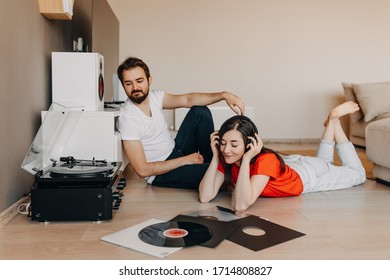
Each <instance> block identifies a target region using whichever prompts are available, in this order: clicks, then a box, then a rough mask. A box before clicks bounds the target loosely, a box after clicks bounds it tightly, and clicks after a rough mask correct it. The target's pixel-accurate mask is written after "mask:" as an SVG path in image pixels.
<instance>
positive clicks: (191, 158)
mask: <svg viewBox="0 0 390 280" xmlns="http://www.w3.org/2000/svg"><path fill="white" fill-rule="evenodd" d="M183 158H184V159H185V162H186V164H202V163H203V162H204V159H203V156H202V155H201V154H199V153H193V154H190V155H187V156H184V157H183Z"/></svg>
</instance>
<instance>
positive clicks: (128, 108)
mask: <svg viewBox="0 0 390 280" xmlns="http://www.w3.org/2000/svg"><path fill="white" fill-rule="evenodd" d="M164 94H165V93H164V92H163V91H157V90H151V91H149V97H148V98H149V101H150V110H151V112H152V117H149V116H146V115H145V114H144V113H143V112H142V111H141V110H140V109H139V108H138V107H137V106H136V105H134V103H133V102H132V101H131V100H130V99H127V100H126V102H125V103H124V104H123V105H122V106H121V109H120V114H119V131H120V132H121V137H122V140H141V143H142V146H143V148H144V151H145V157H146V161H147V162H155V161H164V160H165V159H166V158H167V157H168V156H169V155H170V154H171V152H172V150H173V148H174V146H175V141H174V140H173V139H172V137H171V135H170V133H169V130H168V124H167V122H166V120H165V116H164V113H163V98H164ZM154 178H155V176H151V177H149V178H145V179H146V180H147V181H148V183H151V182H152V181H153V180H154Z"/></svg>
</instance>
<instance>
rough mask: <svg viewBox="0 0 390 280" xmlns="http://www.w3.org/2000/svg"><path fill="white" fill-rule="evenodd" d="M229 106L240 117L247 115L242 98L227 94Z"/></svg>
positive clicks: (226, 98)
mask: <svg viewBox="0 0 390 280" xmlns="http://www.w3.org/2000/svg"><path fill="white" fill-rule="evenodd" d="M225 100H226V103H227V105H228V106H229V107H230V109H232V110H233V111H234V112H235V113H236V114H238V115H245V105H244V102H242V100H241V98H240V97H239V96H237V95H235V94H233V93H230V92H225Z"/></svg>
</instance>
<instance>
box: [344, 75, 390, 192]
mask: <svg viewBox="0 0 390 280" xmlns="http://www.w3.org/2000/svg"><path fill="white" fill-rule="evenodd" d="M342 85H343V88H344V93H345V98H346V100H348V101H354V102H356V103H358V104H359V106H360V109H361V110H359V111H358V112H355V113H353V114H351V115H350V131H349V138H350V140H351V142H352V143H353V144H354V145H355V146H359V147H365V148H366V155H367V159H368V160H370V161H372V162H373V174H374V176H375V177H376V180H377V181H378V182H381V183H384V184H386V185H390V82H383V83H365V84H352V83H342Z"/></svg>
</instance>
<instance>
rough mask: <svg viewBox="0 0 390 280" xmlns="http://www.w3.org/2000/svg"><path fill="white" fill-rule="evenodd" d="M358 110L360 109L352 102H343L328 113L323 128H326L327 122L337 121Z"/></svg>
mask: <svg viewBox="0 0 390 280" xmlns="http://www.w3.org/2000/svg"><path fill="white" fill-rule="evenodd" d="M359 110H360V108H359V105H358V104H357V103H355V102H353V101H347V102H344V103H343V104H340V105H338V106H337V107H335V108H333V109H332V110H331V111H330V113H329V116H328V118H327V119H326V120H325V122H324V126H327V125H328V122H329V121H338V120H339V119H340V118H341V117H342V116H345V115H349V114H352V113H354V112H356V111H359Z"/></svg>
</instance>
